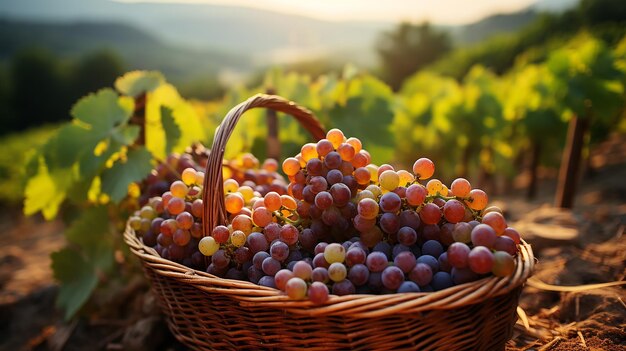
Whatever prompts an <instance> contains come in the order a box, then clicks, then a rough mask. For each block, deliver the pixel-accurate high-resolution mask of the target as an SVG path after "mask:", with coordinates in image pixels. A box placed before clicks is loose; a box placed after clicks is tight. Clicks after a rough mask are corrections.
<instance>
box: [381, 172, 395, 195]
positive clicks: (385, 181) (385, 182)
mask: <svg viewBox="0 0 626 351" xmlns="http://www.w3.org/2000/svg"><path fill="white" fill-rule="evenodd" d="M378 182H379V183H380V186H381V188H383V189H386V190H389V191H392V190H394V189H395V188H397V187H398V186H399V185H400V176H399V175H398V173H396V172H395V171H392V170H387V171H384V172H383V173H381V174H380V176H379V177H378Z"/></svg>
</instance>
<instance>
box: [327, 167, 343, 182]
mask: <svg viewBox="0 0 626 351" xmlns="http://www.w3.org/2000/svg"><path fill="white" fill-rule="evenodd" d="M342 180H343V174H342V173H341V171H340V170H338V169H331V170H330V171H328V174H326V181H327V182H328V184H330V185H331V186H332V185H335V184H337V183H341V181H342Z"/></svg>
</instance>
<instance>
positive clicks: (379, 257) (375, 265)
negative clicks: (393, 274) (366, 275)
mask: <svg viewBox="0 0 626 351" xmlns="http://www.w3.org/2000/svg"><path fill="white" fill-rule="evenodd" d="M365 264H366V265H367V268H369V270H370V271H372V272H382V271H383V270H384V269H385V267H387V265H388V261H387V256H386V255H385V254H384V253H382V252H379V251H375V252H372V253H370V254H369V255H368V256H367V258H366V259H365Z"/></svg>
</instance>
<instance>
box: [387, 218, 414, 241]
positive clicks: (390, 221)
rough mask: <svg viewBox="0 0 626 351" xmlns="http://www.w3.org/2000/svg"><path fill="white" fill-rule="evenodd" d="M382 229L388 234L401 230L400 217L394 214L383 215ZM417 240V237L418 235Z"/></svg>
mask: <svg viewBox="0 0 626 351" xmlns="http://www.w3.org/2000/svg"><path fill="white" fill-rule="evenodd" d="M379 225H380V229H382V230H383V232H385V233H387V234H393V233H396V232H397V231H398V229H400V223H399V221H398V216H396V215H395V214H393V213H383V215H382V216H380V220H379ZM416 238H417V235H416Z"/></svg>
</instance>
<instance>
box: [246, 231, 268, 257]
mask: <svg viewBox="0 0 626 351" xmlns="http://www.w3.org/2000/svg"><path fill="white" fill-rule="evenodd" d="M246 242H247V243H248V247H249V248H250V250H252V253H254V254H256V253H257V252H259V251H266V250H267V249H268V247H269V244H268V242H267V239H266V238H265V235H263V234H261V233H259V232H252V233H250V235H248V238H247V239H246Z"/></svg>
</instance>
